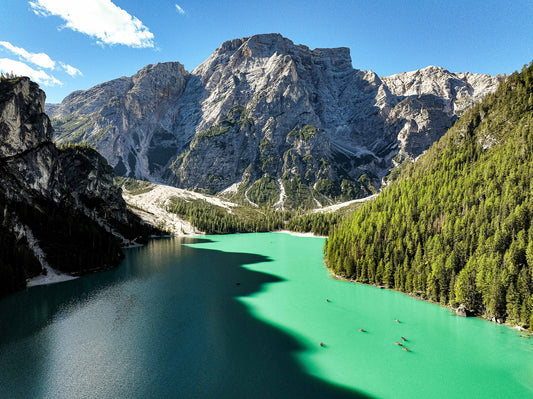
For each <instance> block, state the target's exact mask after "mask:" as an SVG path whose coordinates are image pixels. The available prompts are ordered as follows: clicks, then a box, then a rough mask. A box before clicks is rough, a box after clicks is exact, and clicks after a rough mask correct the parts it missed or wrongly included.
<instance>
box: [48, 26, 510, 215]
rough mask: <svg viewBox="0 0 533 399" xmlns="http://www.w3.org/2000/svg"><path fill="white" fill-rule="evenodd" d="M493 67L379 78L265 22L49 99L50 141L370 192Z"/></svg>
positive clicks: (201, 173)
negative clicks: (200, 50)
mask: <svg viewBox="0 0 533 399" xmlns="http://www.w3.org/2000/svg"><path fill="white" fill-rule="evenodd" d="M503 78H504V77H503V76H496V77H491V76H488V75H476V74H471V73H457V74H454V73H451V72H448V71H447V70H445V69H443V68H436V67H428V68H424V69H421V70H418V71H414V72H407V73H401V74H397V75H393V76H388V77H383V78H380V77H379V76H377V75H376V74H375V73H373V72H371V71H360V70H357V69H354V68H353V67H352V62H351V57H350V51H349V49H347V48H335V49H314V50H311V49H309V48H308V47H306V46H303V45H295V44H294V43H293V42H292V41H290V40H289V39H287V38H284V37H282V36H281V35H279V34H265V35H256V36H252V37H248V38H242V39H235V40H230V41H227V42H224V43H223V44H222V45H221V46H220V47H219V48H218V49H217V50H216V51H215V52H214V53H213V54H212V55H211V56H210V57H209V58H208V59H207V60H206V61H205V62H204V63H202V64H201V65H200V66H198V67H197V68H196V69H194V70H193V71H192V72H191V73H188V72H186V71H185V70H184V68H183V66H182V65H181V64H179V63H172V62H171V63H162V64H155V65H149V66H147V67H145V68H143V69H142V70H140V71H139V72H138V73H137V74H136V75H134V76H132V77H131V78H125V77H123V78H120V79H116V80H113V81H109V82H106V83H102V84H100V85H97V86H95V87H93V88H91V89H89V90H86V91H78V92H74V93H72V94H70V95H69V96H67V97H66V98H65V99H64V100H63V102H62V103H61V104H59V105H54V106H51V107H50V112H51V114H52V116H53V119H52V122H53V125H54V127H55V129H56V132H57V135H56V140H57V141H58V142H81V141H86V142H89V143H93V144H95V145H96V146H97V148H98V150H99V151H100V152H101V153H102V154H103V155H104V157H105V158H106V159H107V160H108V161H109V163H110V164H111V165H112V166H113V167H114V168H115V171H116V172H117V173H119V174H121V175H124V176H131V177H136V178H141V179H146V180H151V181H155V182H162V183H166V184H171V185H175V186H177V187H181V188H189V189H194V190H200V191H206V192H209V193H224V194H225V195H226V196H228V197H230V198H232V199H234V200H242V201H246V202H251V203H254V204H257V205H269V206H275V207H291V208H297V207H314V206H318V205H320V204H322V205H325V204H328V203H330V202H332V201H337V200H347V199H352V198H357V197H362V196H366V195H368V194H370V193H372V192H373V191H375V190H376V189H377V188H378V187H379V185H380V183H381V179H382V177H383V176H385V175H386V174H387V173H388V172H389V170H390V169H391V167H393V166H394V165H395V163H397V162H400V161H401V160H403V159H406V158H412V159H413V158H416V157H417V156H419V155H420V154H421V153H422V152H424V151H425V150H426V149H427V148H429V146H430V145H431V144H432V143H433V142H434V141H436V140H438V139H439V138H440V137H441V136H442V135H443V134H444V133H445V132H446V130H447V129H448V128H449V127H451V126H452V125H453V123H454V121H455V120H456V119H457V117H458V116H459V115H460V114H461V113H462V112H464V110H465V109H467V108H468V107H470V106H471V105H472V104H473V103H474V102H475V101H478V100H479V99H480V98H482V97H483V96H484V95H485V94H487V93H489V92H491V91H493V90H495V89H496V87H497V85H498V83H499V82H500V81H501V80H502V79H503Z"/></svg>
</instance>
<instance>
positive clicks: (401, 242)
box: [325, 63, 533, 329]
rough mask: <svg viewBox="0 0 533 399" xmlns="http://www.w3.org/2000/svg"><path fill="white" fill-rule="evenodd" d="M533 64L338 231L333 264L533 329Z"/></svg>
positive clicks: (361, 278) (328, 252)
mask: <svg viewBox="0 0 533 399" xmlns="http://www.w3.org/2000/svg"><path fill="white" fill-rule="evenodd" d="M532 176H533V63H532V64H530V65H529V66H524V68H523V69H522V71H521V72H520V73H518V72H516V73H514V74H512V75H511V76H509V78H508V79H507V80H506V81H504V82H502V83H501V85H500V86H499V88H498V90H497V91H496V92H495V93H494V94H491V95H488V96H487V97H486V98H485V99H484V101H483V102H482V103H480V104H477V105H476V106H474V107H473V108H471V109H470V110H469V111H468V112H466V113H465V114H464V115H463V116H462V117H461V118H460V119H459V120H458V121H457V122H456V123H455V125H454V126H453V127H452V128H451V129H450V130H449V131H448V132H447V133H446V134H445V135H444V136H443V137H442V139H441V140H440V141H439V142H438V143H436V144H435V145H434V146H433V147H431V148H430V149H429V150H428V151H427V152H426V153H425V154H424V155H423V156H422V157H421V158H419V159H418V160H417V161H416V162H414V163H412V164H410V165H408V166H407V167H405V165H404V167H403V168H402V170H401V172H400V173H399V177H398V178H397V179H396V180H395V181H393V182H392V183H390V184H389V186H388V187H387V188H385V189H384V190H383V192H382V193H381V194H380V195H379V196H378V198H377V199H376V200H374V201H373V202H370V203H367V204H365V205H364V206H363V207H361V209H359V210H358V211H356V212H355V213H354V214H353V215H352V216H351V217H350V218H348V219H345V220H344V221H343V222H341V223H340V225H339V227H338V228H336V229H333V230H332V231H331V232H330V235H329V239H328V241H327V243H326V245H325V258H326V261H327V264H328V267H330V268H331V269H332V271H333V272H334V273H336V274H337V275H340V276H343V277H346V278H350V279H353V280H355V281H358V282H363V283H370V284H378V285H386V286H387V287H389V288H392V289H396V290H399V291H403V292H407V293H412V294H415V295H418V296H420V297H423V298H425V299H429V300H432V301H435V302H438V303H441V304H444V305H449V306H453V307H456V306H459V305H461V304H462V305H464V306H465V308H466V309H467V311H469V312H471V313H472V314H476V315H481V316H483V317H486V318H489V319H493V320H498V321H505V322H508V323H516V324H519V325H521V326H523V327H527V328H530V329H533V199H532V194H533V183H532Z"/></svg>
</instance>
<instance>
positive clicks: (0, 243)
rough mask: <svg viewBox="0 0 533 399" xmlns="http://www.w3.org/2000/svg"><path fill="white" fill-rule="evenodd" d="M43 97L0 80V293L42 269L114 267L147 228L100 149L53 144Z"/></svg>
mask: <svg viewBox="0 0 533 399" xmlns="http://www.w3.org/2000/svg"><path fill="white" fill-rule="evenodd" d="M44 100H45V94H44V92H43V91H42V90H40V89H39V87H38V85H37V84H36V83H33V82H31V81H30V80H29V79H28V78H14V79H1V80H0V209H1V210H2V219H1V224H0V296H2V295H4V294H5V293H8V292H12V291H14V290H16V289H19V288H23V287H24V286H25V284H26V280H27V279H28V278H30V277H33V276H36V275H38V274H40V273H42V272H44V271H45V270H46V271H47V272H54V271H53V269H56V270H61V271H63V272H66V273H70V274H80V273H84V272H87V271H90V270H97V269H105V268H109V267H112V266H115V265H117V264H118V262H119V261H120V260H121V258H122V253H121V250H120V247H121V244H122V243H125V242H128V241H129V240H130V239H134V238H135V237H137V236H141V237H142V236H144V237H145V238H146V237H147V235H148V233H149V231H148V229H147V228H145V227H144V226H142V225H141V223H140V221H138V220H137V219H136V218H135V217H133V215H131V214H130V213H129V212H128V211H127V210H126V204H125V202H124V200H123V199H122V196H121V191H120V189H118V188H117V187H115V186H114V184H113V178H114V177H113V176H114V174H113V169H112V168H111V167H110V166H109V164H108V163H107V161H106V160H105V159H104V158H103V157H102V156H101V155H99V154H98V153H97V152H96V151H94V150H92V149H91V148H88V147H70V148H65V149H62V150H60V149H58V148H57V147H56V146H55V144H54V143H53V142H52V140H51V139H52V126H51V124H50V120H49V119H48V116H46V114H45V113H44Z"/></svg>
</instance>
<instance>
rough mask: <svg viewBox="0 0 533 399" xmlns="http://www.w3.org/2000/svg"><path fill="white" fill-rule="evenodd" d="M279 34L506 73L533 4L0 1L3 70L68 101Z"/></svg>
mask: <svg viewBox="0 0 533 399" xmlns="http://www.w3.org/2000/svg"><path fill="white" fill-rule="evenodd" d="M272 32H277V33H281V34H282V35H283V36H285V37H287V38H289V39H291V40H292V41H293V42H294V43H295V44H305V45H307V46H309V47H310V48H317V47H349V48H350V50H351V56H352V63H353V66H354V68H357V69H365V70H369V69H371V70H373V71H375V72H376V73H377V74H378V75H380V76H387V75H391V74H394V73H399V72H403V71H411V70H415V69H419V68H423V67H426V66H428V65H436V66H442V67H444V68H446V69H448V70H450V71H452V72H456V71H457V72H466V71H470V72H475V73H489V74H492V75H494V74H497V73H507V74H508V73H511V72H513V71H515V70H517V69H520V68H521V67H522V65H523V64H526V63H529V62H530V61H532V60H533V0H513V1H502V0H498V1H497V0H484V1H482V0H473V1H467V0H461V1H460V0H426V1H422V0H419V1H414V0H412V1H406V0H390V1H380V0H367V1H361V0H351V1H349V0H344V1H341V0H338V1H337V0H330V1H327V0H326V1H322V0H308V1H300V0H298V1H280V0H273V1H265V0H263V1H251V0H250V1H242V0H233V1H214V0H213V1H200V0H178V1H167V0H157V1H155V0H153V1H146V0H31V1H29V0H1V4H0V72H14V73H16V74H25V75H31V76H32V78H33V79H34V80H36V81H37V82H38V83H39V84H40V85H41V88H43V89H44V90H45V91H46V93H47V101H48V102H60V101H61V100H62V99H63V98H64V97H65V96H66V95H67V94H69V93H70V92H72V91H74V90H79V89H87V88H89V87H92V86H94V85H95V84H98V83H100V82H103V81H107V80H111V79H114V78H118V77H120V76H131V75H133V74H134V73H135V72H136V71H137V70H139V69H141V68H142V67H143V66H145V65H147V64H153V63H156V62H164V61H179V62H181V63H182V64H184V65H185V68H186V69H187V70H188V71H191V70H192V69H194V68H195V67H196V66H198V65H199V64H200V63H202V62H203V61H204V60H205V59H206V58H207V57H209V55H210V54H211V53H212V52H213V51H214V50H215V49H216V48H217V47H219V46H220V44H221V43H222V42H223V41H225V40H230V39H234V38H239V37H246V36H251V35H254V34H258V33H272Z"/></svg>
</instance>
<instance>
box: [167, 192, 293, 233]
mask: <svg viewBox="0 0 533 399" xmlns="http://www.w3.org/2000/svg"><path fill="white" fill-rule="evenodd" d="M167 210H168V211H169V212H172V213H175V214H176V215H178V216H180V217H182V218H184V219H187V220H188V221H189V222H190V223H191V224H192V225H193V226H195V227H196V228H198V229H200V230H201V231H204V232H206V233H207V234H231V233H253V232H263V231H273V230H280V229H282V228H283V226H284V222H283V221H284V220H285V219H286V218H287V217H288V216H289V215H288V214H287V213H285V212H276V211H273V210H267V209H262V210H255V209H252V208H246V207H236V208H233V209H232V211H231V213H229V212H228V211H227V210H226V209H224V208H222V207H220V206H217V205H213V204H210V203H209V202H207V201H204V200H193V201H186V200H184V199H182V198H177V197H174V198H172V201H171V204H170V205H169V206H168V209H167Z"/></svg>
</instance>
